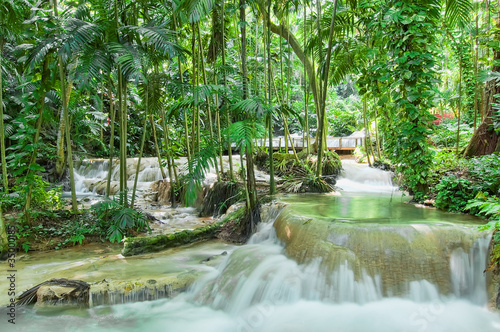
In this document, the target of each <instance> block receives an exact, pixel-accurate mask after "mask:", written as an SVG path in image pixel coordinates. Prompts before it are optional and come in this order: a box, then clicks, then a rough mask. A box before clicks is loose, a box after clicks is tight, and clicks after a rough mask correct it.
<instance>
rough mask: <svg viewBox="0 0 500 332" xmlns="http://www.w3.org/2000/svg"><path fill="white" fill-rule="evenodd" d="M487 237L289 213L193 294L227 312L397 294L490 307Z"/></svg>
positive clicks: (471, 232) (456, 229) (453, 228)
mask: <svg viewBox="0 0 500 332" xmlns="http://www.w3.org/2000/svg"><path fill="white" fill-rule="evenodd" d="M318 224H319V225H318ZM271 225H274V227H272V226H271ZM309 225H311V226H309ZM275 229H276V231H275ZM490 239H491V237H490V235H489V234H481V233H478V232H476V231H475V230H474V229H472V228H471V227H462V226H451V225H446V226H440V227H439V226H438V227H435V228H433V227H430V226H423V225H420V226H418V225H404V224H403V225H399V226H397V225H393V226H391V227H388V226H382V227H380V225H376V224H372V225H371V226H370V225H368V224H359V225H352V224H348V225H346V224H340V225H335V224H331V223H330V224H327V223H323V222H322V221H320V220H311V219H308V218H301V217H298V216H296V215H295V212H294V211H290V209H288V208H285V210H284V211H283V212H282V213H281V214H280V215H279V216H278V217H277V219H276V221H275V222H274V223H273V222H272V221H270V222H268V223H263V224H261V225H260V228H259V231H258V232H257V233H256V234H254V235H253V236H252V238H251V239H250V241H249V244H248V245H246V246H244V247H242V248H240V249H237V250H236V251H235V252H233V254H232V255H231V256H230V257H228V258H227V260H226V261H225V262H224V263H223V264H222V265H221V266H220V267H219V270H218V271H217V273H214V274H212V275H208V276H207V277H206V278H205V279H204V280H202V281H200V282H199V283H198V284H197V285H196V287H195V288H194V289H193V292H192V296H193V300H194V301H195V302H197V303H201V304H206V305H210V306H211V307H212V308H214V309H216V310H224V311H226V312H229V313H230V314H240V313H242V312H244V311H245V310H247V309H248V308H249V307H252V306H254V305H256V304H259V303H263V302H264V303H273V304H283V303H295V302H297V301H300V300H307V301H321V302H326V303H346V302H350V303H358V304H364V303H369V302H373V301H381V300H382V299H384V298H392V297H395V296H397V297H399V298H405V299H408V300H410V301H414V302H431V301H446V300H447V299H452V298H454V299H463V300H467V301H470V302H471V303H474V304H477V305H485V304H486V303H487V297H488V296H487V293H486V277H485V275H484V274H483V270H484V269H485V266H486V259H487V252H488V244H489V241H490ZM283 245H284V246H283Z"/></svg>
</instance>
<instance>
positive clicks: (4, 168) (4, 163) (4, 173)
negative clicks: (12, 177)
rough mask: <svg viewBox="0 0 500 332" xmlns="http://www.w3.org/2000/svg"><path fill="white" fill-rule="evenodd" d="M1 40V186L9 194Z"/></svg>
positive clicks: (0, 46)
mask: <svg viewBox="0 0 500 332" xmlns="http://www.w3.org/2000/svg"><path fill="white" fill-rule="evenodd" d="M3 45H4V41H3V38H2V37H0V155H1V157H0V162H1V163H2V184H3V188H4V189H3V190H4V192H5V193H6V194H8V193H9V181H8V178H7V160H6V159H5V129H4V123H3V95H2V91H3V85H2V57H3Z"/></svg>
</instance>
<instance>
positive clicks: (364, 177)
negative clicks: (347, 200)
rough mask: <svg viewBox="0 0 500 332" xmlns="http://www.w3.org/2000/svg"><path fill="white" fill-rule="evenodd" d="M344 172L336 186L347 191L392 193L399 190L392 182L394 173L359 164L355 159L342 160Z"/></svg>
mask: <svg viewBox="0 0 500 332" xmlns="http://www.w3.org/2000/svg"><path fill="white" fill-rule="evenodd" d="M342 168H343V171H342V174H341V176H340V177H339V179H338V180H337V184H336V186H337V187H338V188H340V189H342V190H343V191H347V192H364V193H380V192H382V193H392V192H395V191H397V188H396V187H394V185H393V183H392V175H393V174H392V173H391V172H386V171H383V170H380V169H377V168H372V167H368V165H366V164H358V163H356V162H355V161H354V160H346V159H344V160H342Z"/></svg>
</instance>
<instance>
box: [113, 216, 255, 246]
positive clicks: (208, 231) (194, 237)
mask: <svg viewBox="0 0 500 332" xmlns="http://www.w3.org/2000/svg"><path fill="white" fill-rule="evenodd" d="M244 210H245V209H244V208H240V209H238V210H236V211H234V212H232V213H230V214H228V215H227V216H226V217H224V218H223V219H222V220H220V221H218V222H216V223H213V224H211V225H207V226H204V227H199V228H195V229H193V230H184V231H181V232H177V233H172V234H165V235H158V236H153V237H129V238H126V239H125V242H124V245H123V249H122V255H123V256H133V255H140V254H144V253H149V252H156V251H160V250H164V249H168V248H174V247H178V246H182V245H185V244H190V243H194V242H199V241H206V240H210V239H213V238H215V237H216V236H217V234H218V233H219V232H220V230H221V228H222V226H223V225H224V224H225V223H226V222H228V221H230V220H233V219H239V218H240V217H241V215H242V214H244Z"/></svg>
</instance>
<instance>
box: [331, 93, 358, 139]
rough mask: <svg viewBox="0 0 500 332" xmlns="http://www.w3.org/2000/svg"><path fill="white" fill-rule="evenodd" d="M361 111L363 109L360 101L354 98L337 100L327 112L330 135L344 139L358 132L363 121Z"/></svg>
mask: <svg viewBox="0 0 500 332" xmlns="http://www.w3.org/2000/svg"><path fill="white" fill-rule="evenodd" d="M359 109H361V105H360V101H359V99H358V98H355V97H354V96H350V97H349V98H347V99H340V98H335V100H334V102H333V105H332V106H331V107H330V108H329V109H328V112H327V119H328V124H329V128H330V133H329V135H331V136H336V137H344V136H349V135H351V134H352V133H353V132H354V131H356V130H358V129H359V123H360V121H361V113H360V112H359Z"/></svg>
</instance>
